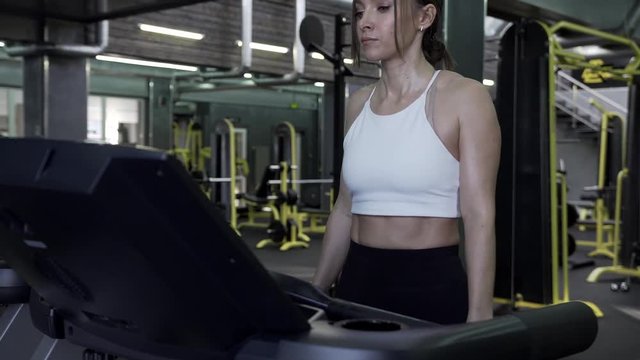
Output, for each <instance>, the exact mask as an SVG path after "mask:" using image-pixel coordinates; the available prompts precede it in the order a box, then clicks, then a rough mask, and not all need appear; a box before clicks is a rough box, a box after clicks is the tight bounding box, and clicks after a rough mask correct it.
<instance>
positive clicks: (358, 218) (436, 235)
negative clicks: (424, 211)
mask: <svg viewBox="0 0 640 360" xmlns="http://www.w3.org/2000/svg"><path fill="white" fill-rule="evenodd" d="M351 239H352V240H353V241H355V242H356V243H358V244H360V245H364V246H369V247H374V248H382V249H430V248H437V247H443V246H451V245H457V244H458V243H459V242H460V240H459V236H458V219H455V218H453V219H452V218H436V217H412V216H402V217H400V216H370V215H356V214H353V217H352V223H351Z"/></svg>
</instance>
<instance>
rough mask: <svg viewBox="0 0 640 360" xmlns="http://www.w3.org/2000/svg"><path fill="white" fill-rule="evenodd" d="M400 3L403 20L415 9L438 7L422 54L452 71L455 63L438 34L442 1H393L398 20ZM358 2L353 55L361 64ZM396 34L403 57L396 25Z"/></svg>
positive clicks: (427, 30) (425, 32)
mask: <svg viewBox="0 0 640 360" xmlns="http://www.w3.org/2000/svg"><path fill="white" fill-rule="evenodd" d="M398 1H399V2H400V3H401V4H402V5H403V6H402V7H401V8H400V11H401V15H402V16H401V18H404V17H405V16H406V15H408V14H411V13H412V11H414V9H412V8H411V6H412V5H413V6H414V7H424V6H426V5H429V4H433V5H434V6H435V7H436V17H435V19H433V23H432V24H431V26H430V27H429V28H427V29H425V30H424V35H423V37H422V53H423V55H424V57H425V59H427V61H428V62H429V63H430V64H431V65H433V66H434V67H437V66H438V64H440V63H442V67H443V68H444V69H447V70H450V69H453V68H454V66H455V62H454V61H453V58H452V57H451V54H449V52H448V51H447V47H446V46H445V44H444V43H443V42H442V41H441V40H440V39H439V36H438V35H439V34H438V25H439V23H440V14H441V13H442V4H441V0H393V3H394V6H393V10H394V17H395V18H396V19H397V18H398ZM355 14H356V2H355V1H354V2H353V8H352V17H351V18H352V26H351V29H352V31H351V53H352V56H353V58H354V59H355V61H356V63H357V64H360V43H359V39H358V27H357V26H356V18H355ZM395 34H396V49H397V50H398V52H399V53H400V55H401V56H402V55H403V54H402V49H401V48H400V43H399V42H398V37H399V34H400V32H399V31H398V24H397V22H396V23H395Z"/></svg>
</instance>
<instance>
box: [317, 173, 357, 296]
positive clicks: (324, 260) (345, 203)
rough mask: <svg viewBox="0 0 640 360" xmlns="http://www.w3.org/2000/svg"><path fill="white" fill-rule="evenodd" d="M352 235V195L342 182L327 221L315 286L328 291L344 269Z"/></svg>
mask: <svg viewBox="0 0 640 360" xmlns="http://www.w3.org/2000/svg"><path fill="white" fill-rule="evenodd" d="M350 233H351V194H349V191H348V189H347V187H346V186H345V185H344V182H343V181H342V180H341V181H340V193H339V194H338V198H337V199H336V203H335V204H334V206H333V210H331V214H330V215H329V219H328V220H327V226H326V231H325V233H324V237H323V238H322V251H321V252H320V260H319V262H318V267H317V268H316V272H315V274H314V276H313V281H312V283H313V285H315V286H317V287H319V288H320V289H322V290H323V291H327V290H328V289H329V287H330V286H331V284H333V282H334V281H335V279H336V277H337V276H338V274H339V273H340V270H341V269H342V265H343V264H344V260H345V259H346V257H347V251H348V250H349V242H350V238H351V236H350Z"/></svg>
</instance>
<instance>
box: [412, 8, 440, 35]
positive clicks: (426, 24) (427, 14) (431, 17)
mask: <svg viewBox="0 0 640 360" xmlns="http://www.w3.org/2000/svg"><path fill="white" fill-rule="evenodd" d="M437 15H438V9H436V6H435V5H433V4H427V5H425V6H423V7H421V8H420V10H418V24H417V25H418V30H420V31H424V30H426V29H428V28H430V27H431V25H432V24H433V22H434V21H435V19H436V16H437Z"/></svg>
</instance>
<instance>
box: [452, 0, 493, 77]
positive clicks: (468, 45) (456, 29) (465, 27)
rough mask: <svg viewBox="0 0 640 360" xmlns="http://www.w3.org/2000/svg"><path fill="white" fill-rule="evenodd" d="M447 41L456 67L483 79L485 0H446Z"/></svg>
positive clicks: (461, 72) (457, 69) (463, 72)
mask: <svg viewBox="0 0 640 360" xmlns="http://www.w3.org/2000/svg"><path fill="white" fill-rule="evenodd" d="M443 5H444V9H443V10H444V17H443V18H442V20H441V21H442V28H443V34H444V42H445V44H446V45H447V49H448V50H449V53H450V54H451V55H452V56H453V59H454V60H455V62H456V64H457V66H456V69H455V71H456V72H458V73H460V74H462V75H463V76H465V77H468V78H471V79H475V80H478V81H480V82H482V78H483V76H482V70H483V66H484V19H485V16H486V14H487V1H486V0H444V4H443Z"/></svg>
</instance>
